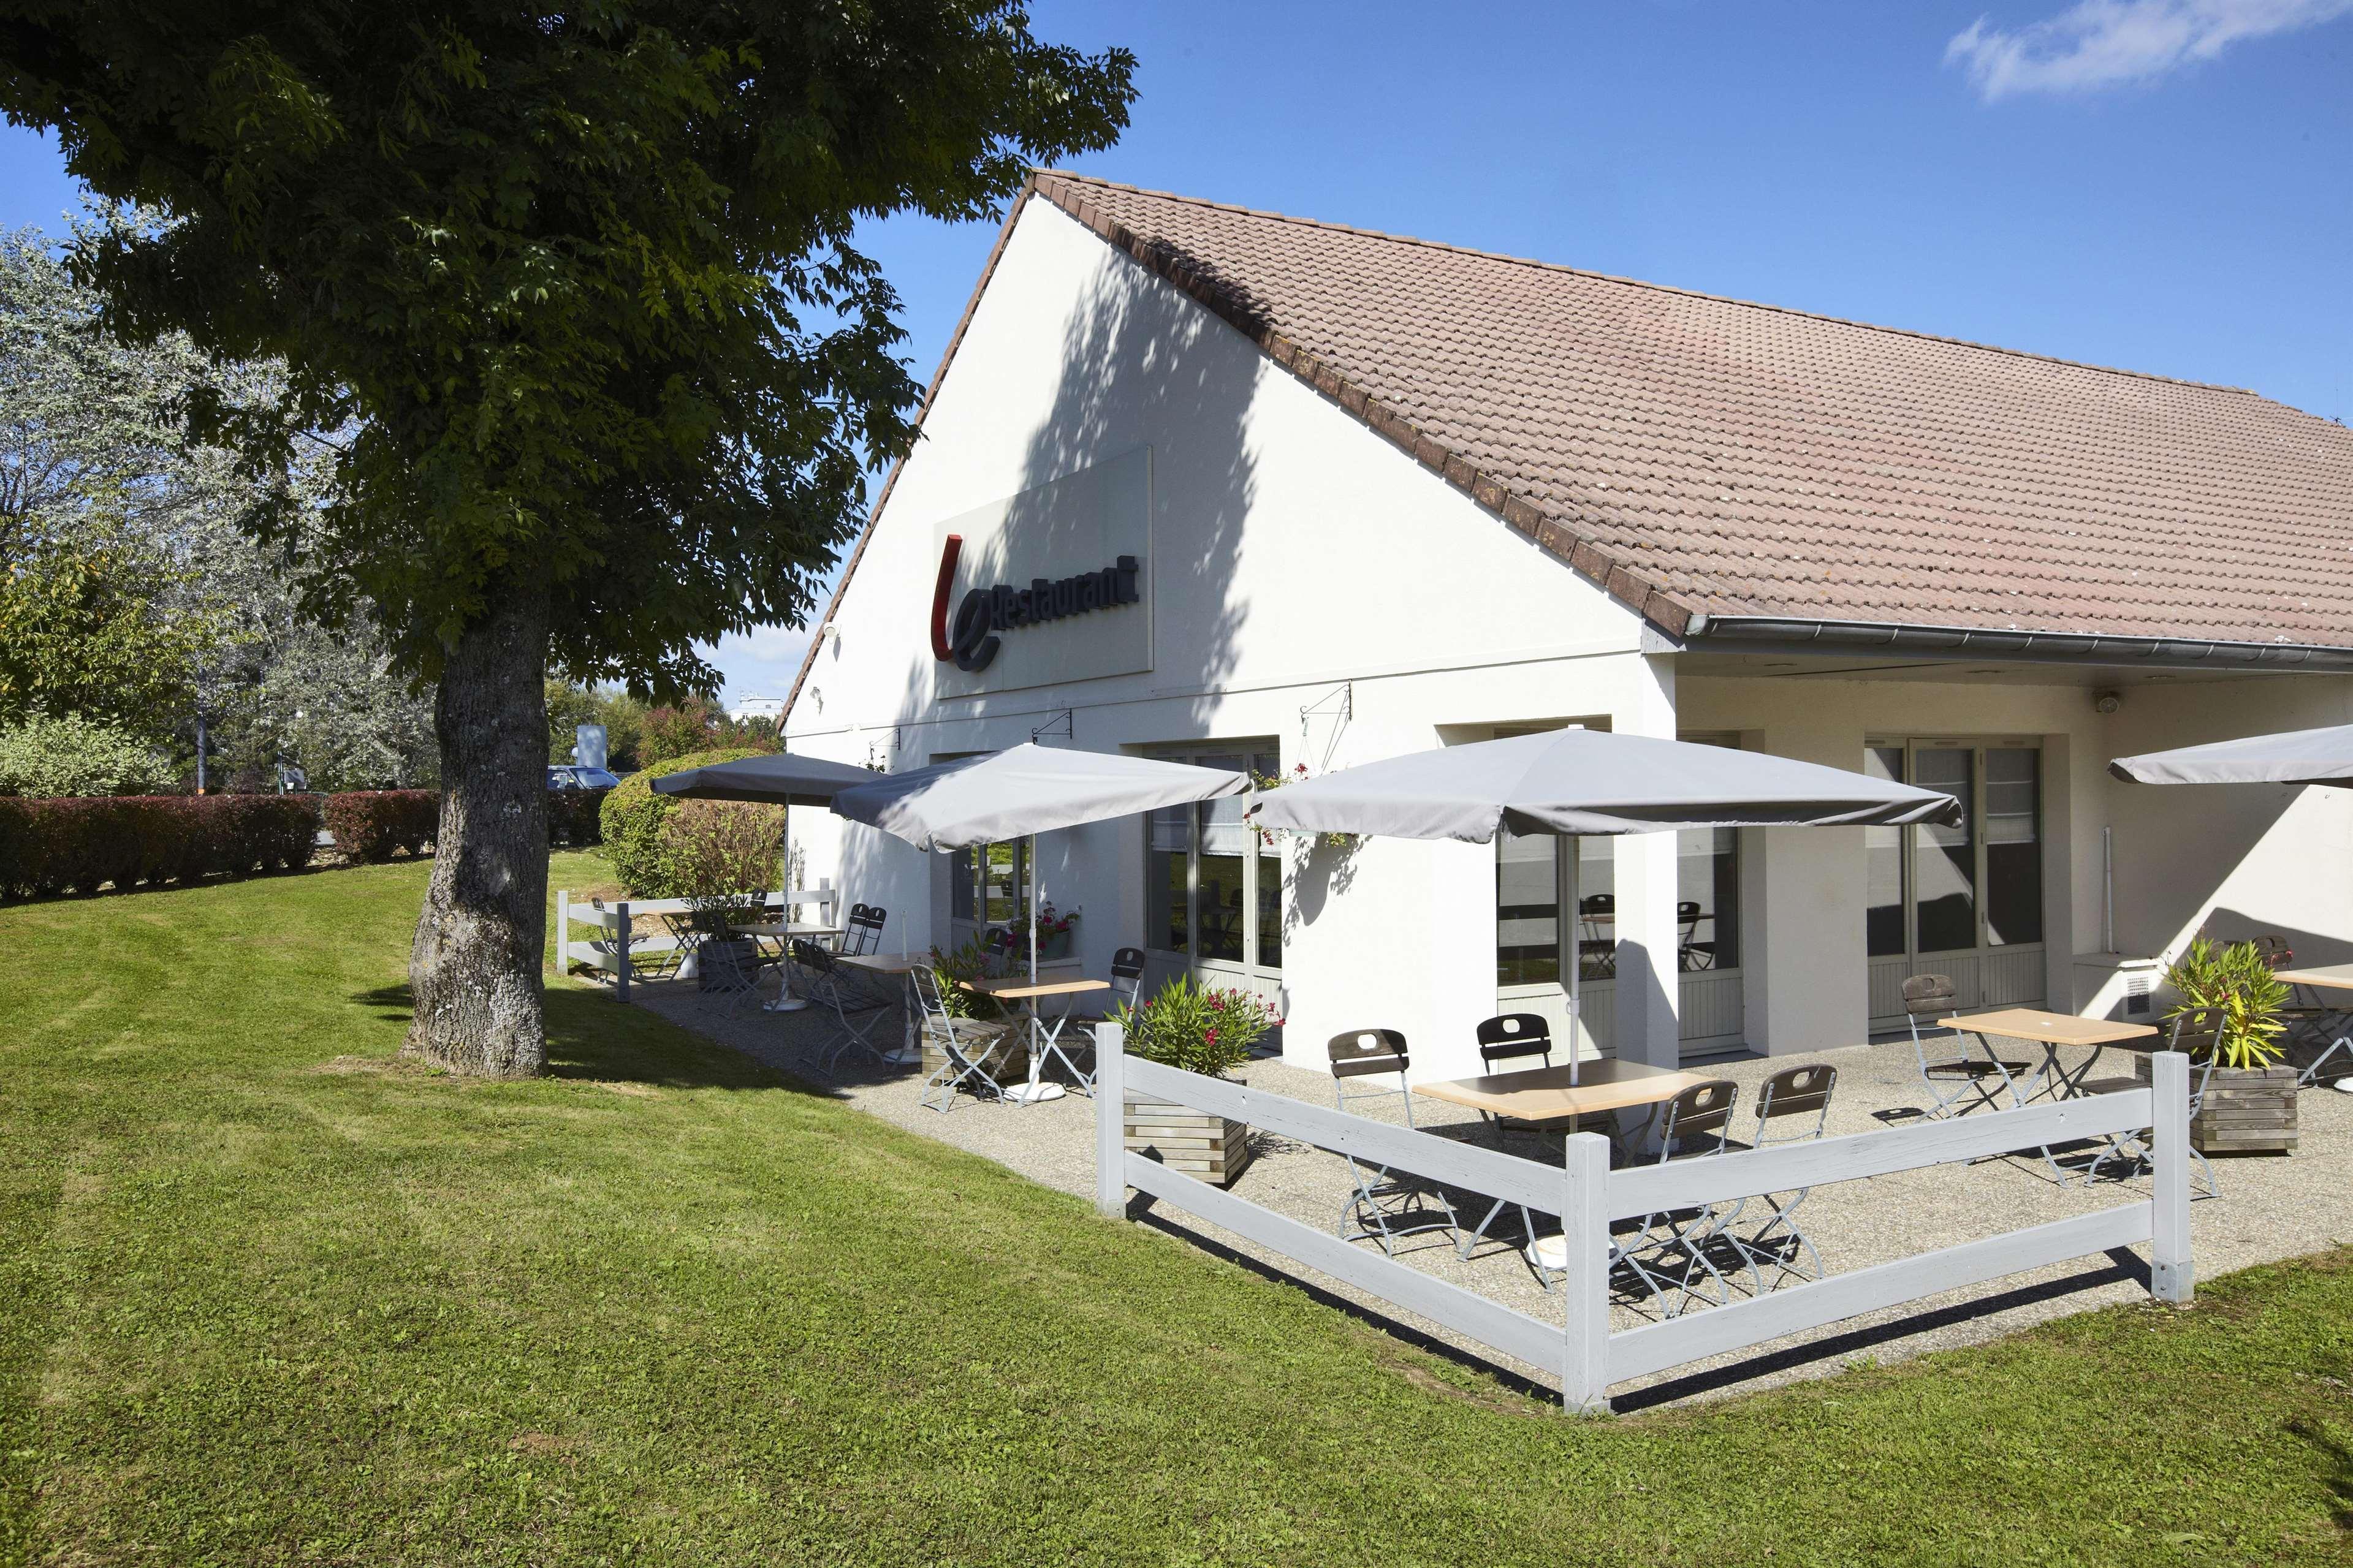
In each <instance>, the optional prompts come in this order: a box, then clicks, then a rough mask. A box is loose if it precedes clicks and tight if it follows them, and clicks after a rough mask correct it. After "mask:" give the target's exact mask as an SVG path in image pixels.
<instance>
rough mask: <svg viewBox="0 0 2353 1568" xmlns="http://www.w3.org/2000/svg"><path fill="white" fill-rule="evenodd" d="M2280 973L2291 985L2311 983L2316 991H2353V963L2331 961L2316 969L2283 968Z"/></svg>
mask: <svg viewBox="0 0 2353 1568" xmlns="http://www.w3.org/2000/svg"><path fill="white" fill-rule="evenodd" d="M2278 975H2279V978H2280V979H2282V980H2284V981H2285V982H2286V983H2287V984H2290V985H2309V986H2310V987H2312V989H2314V990H2315V991H2353V963H2331V964H2326V965H2323V966H2321V967H2319V968H2316V969H2283V970H2280V971H2279V972H2278Z"/></svg>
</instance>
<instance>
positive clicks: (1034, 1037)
mask: <svg viewBox="0 0 2353 1568" xmlns="http://www.w3.org/2000/svg"><path fill="white" fill-rule="evenodd" d="M1044 898H1045V889H1044V887H1043V886H1042V885H1041V884H1040V883H1039V880H1038V836H1037V835H1036V834H1034V833H1033V834H1031V835H1030V836H1029V910H1028V916H1029V984H1031V985H1033V986H1034V985H1036V984H1038V911H1039V910H1042V909H1044V908H1045V907H1046V906H1045V902H1044ZM1045 1030H1046V1026H1045V1024H1044V1022H1043V1021H1042V1020H1040V1019H1039V1016H1038V998H1037V997H1036V996H1034V995H1033V996H1031V997H1030V998H1029V1085H1028V1087H1027V1088H1024V1089H1015V1090H1014V1091H1013V1092H1012V1094H1011V1095H1010V1096H1008V1098H1009V1099H1011V1100H1015V1101H1016V1102H1018V1103H1019V1104H1022V1105H1035V1104H1037V1103H1038V1102H1039V1101H1040V1100H1060V1099H1061V1098H1062V1086H1061V1085H1060V1084H1059V1083H1039V1081H1038V1079H1039V1074H1040V1073H1041V1072H1043V1071H1044V1070H1045V1067H1046V1063H1045V1053H1044V1052H1043V1051H1042V1050H1040V1049H1039V1037H1041V1036H1042V1035H1043V1034H1044V1033H1045Z"/></svg>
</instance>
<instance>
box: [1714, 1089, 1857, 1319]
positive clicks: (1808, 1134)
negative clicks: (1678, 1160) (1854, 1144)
mask: <svg viewBox="0 0 2353 1568" xmlns="http://www.w3.org/2000/svg"><path fill="white" fill-rule="evenodd" d="M1837 1087H1838V1068H1834V1067H1831V1066H1829V1065H1827V1064H1825V1063H1820V1062H1815V1063H1808V1064H1805V1065H1802V1066H1799V1067H1793V1068H1782V1069H1781V1070H1780V1071H1779V1072H1777V1073H1775V1074H1774V1075H1773V1076H1772V1077H1771V1078H1768V1079H1766V1080H1765V1081H1764V1082H1763V1083H1762V1084H1759V1085H1758V1086H1757V1130H1756V1131H1755V1132H1753V1133H1751V1134H1750V1135H1749V1140H1748V1146H1749V1147H1750V1148H1752V1149H1762V1148H1764V1147H1765V1146H1766V1145H1767V1144H1769V1143H1798V1142H1809V1141H1810V1140H1813V1139H1816V1138H1820V1136H1821V1135H1822V1131H1823V1129H1824V1128H1826V1127H1828V1126H1829V1125H1830V1118H1831V1091H1832V1090H1833V1089H1836V1088H1837ZM1808 1119H1810V1121H1809V1120H1808ZM1776 1121H1788V1122H1792V1123H1794V1124H1795V1125H1794V1126H1793V1127H1792V1128H1791V1130H1789V1131H1780V1132H1777V1131H1774V1127H1773V1124H1774V1123H1775V1122H1776ZM1811 1190H1812V1189H1811V1188H1810V1187H1799V1188H1798V1189H1797V1191H1796V1192H1795V1193H1794V1194H1791V1195H1790V1197H1789V1200H1788V1202H1787V1203H1784V1202H1782V1201H1781V1194H1778V1193H1760V1194H1757V1195H1758V1196H1759V1197H1761V1198H1762V1199H1764V1201H1765V1205H1766V1207H1767V1208H1768V1209H1770V1210H1771V1211H1772V1213H1771V1214H1770V1215H1767V1216H1766V1219H1765V1222H1764V1223H1763V1224H1762V1225H1759V1226H1757V1228H1756V1229H1755V1230H1753V1231H1750V1232H1749V1233H1748V1234H1746V1235H1745V1236H1744V1235H1742V1234H1741V1233H1740V1232H1738V1231H1737V1230H1735V1231H1731V1232H1728V1234H1729V1235H1730V1236H1731V1237H1732V1239H1733V1241H1734V1243H1735V1244H1736V1245H1737V1246H1738V1247H1739V1248H1740V1250H1741V1251H1742V1252H1744V1253H1746V1255H1747V1257H1748V1261H1749V1266H1750V1267H1751V1268H1754V1269H1756V1270H1757V1273H1758V1277H1759V1278H1760V1279H1761V1278H1762V1276H1763V1270H1764V1267H1765V1265H1766V1264H1767V1263H1770V1264H1771V1265H1772V1266H1773V1267H1774V1268H1776V1269H1778V1270H1779V1272H1778V1273H1776V1274H1775V1275H1774V1276H1773V1282H1774V1283H1775V1284H1776V1285H1778V1284H1779V1283H1780V1282H1781V1278H1782V1276H1783V1275H1787V1274H1794V1275H1796V1276H1797V1277H1798V1278H1799V1279H1820V1278H1821V1276H1822V1255H1821V1254H1820V1252H1818V1251H1816V1250H1815V1249H1814V1244H1813V1241H1812V1239H1811V1238H1810V1237H1808V1236H1807V1235H1806V1233H1805V1232H1804V1231H1803V1230H1800V1229H1799V1227H1798V1222H1797V1219H1796V1217H1795V1216H1796V1215H1797V1212H1798V1205H1799V1204H1802V1203H1804V1202H1805V1201H1806V1194H1807V1193H1809V1192H1810V1191H1811ZM1801 1253H1802V1254H1803V1255H1804V1256H1805V1257H1807V1258H1810V1259H1812V1260H1813V1272H1812V1273H1811V1274H1808V1273H1807V1272H1806V1270H1805V1269H1804V1268H1801V1267H1799V1264H1798V1262H1797V1259H1798V1258H1799V1255H1800V1254H1801Z"/></svg>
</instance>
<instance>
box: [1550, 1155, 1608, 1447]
mask: <svg viewBox="0 0 2353 1568" xmlns="http://www.w3.org/2000/svg"><path fill="white" fill-rule="evenodd" d="M1560 1239H1561V1246H1562V1249H1563V1251H1564V1252H1565V1253H1566V1255H1567V1256H1566V1258H1564V1261H1565V1263H1566V1264H1567V1277H1566V1278H1565V1279H1562V1280H1561V1294H1562V1295H1563V1296H1564V1297H1565V1298H1567V1312H1568V1321H1567V1324H1566V1325H1565V1331H1564V1335H1563V1339H1562V1343H1561V1352H1562V1353H1561V1363H1560V1402H1561V1404H1562V1405H1563V1406H1564V1407H1565V1408H1567V1409H1569V1410H1573V1411H1580V1412H1585V1413H1588V1414H1591V1415H1608V1414H1609V1140H1608V1139H1607V1138H1604V1137H1602V1136H1601V1134H1599V1132H1579V1133H1576V1134H1574V1135H1573V1136H1571V1137H1570V1138H1569V1140H1568V1159H1567V1169H1566V1170H1565V1171H1564V1172H1563V1173H1562V1183H1561V1194H1560Z"/></svg>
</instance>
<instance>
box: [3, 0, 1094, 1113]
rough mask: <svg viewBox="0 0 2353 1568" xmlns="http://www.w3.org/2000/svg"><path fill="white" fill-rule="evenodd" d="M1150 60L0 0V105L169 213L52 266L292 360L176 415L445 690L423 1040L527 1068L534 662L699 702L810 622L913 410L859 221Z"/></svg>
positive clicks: (881, 15)
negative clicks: (749, 633) (291, 472)
mask: <svg viewBox="0 0 2353 1568" xmlns="http://www.w3.org/2000/svg"><path fill="white" fill-rule="evenodd" d="M1133 68H1134V60H1133V58H1132V57H1130V56H1129V55H1128V54H1127V53H1126V52H1125V51H1124V50H1113V51H1107V52H1105V53H1103V54H1099V55H1093V56H1089V55H1084V54H1082V53H1079V52H1077V51H1075V50H1072V49H1069V48H1065V47H1056V46H1052V45H1050V44H1047V43H1044V42H1041V41H1040V40H1039V39H1038V38H1036V37H1033V36H1032V35H1031V33H1030V30H1029V18H1028V16H1027V13H1026V9H1025V7H1024V6H1023V5H1021V4H1020V3H1019V0H848V3H847V4H844V3H841V0H734V3H727V0H693V3H690V0H588V3H586V4H584V5H565V6H560V7H559V6H546V7H540V6H533V5H514V4H512V3H511V0H499V3H492V0H438V3H432V4H427V3H422V0H373V3H371V4H367V5H358V4H353V3H352V0H302V3H301V4H286V3H283V0H280V3H274V4H271V3H261V0H251V3H246V4H236V3H232V0H220V3H218V4H213V5H203V6H187V5H170V4H163V3H160V0H147V3H138V0H72V3H70V4H66V3H60V0H0V110H5V112H6V114H7V115H8V117H9V118H10V119H11V120H13V121H16V122H18V123H20V124H27V125H34V126H40V127H45V128H51V129H54V130H55V131H56V132H57V133H58V138H59V141H60V144H61V145H62V147H63V149H64V152H65V154H66V161H67V166H68V167H69V170H70V171H71V172H72V173H73V174H75V175H76V176H77V177H78V178H79V179H81V180H82V181H84V182H86V183H87V184H89V185H90V186H91V187H92V188H93V189H94V190H96V191H97V192H98V193H100V195H103V196H106V197H108V198H111V199H112V200H116V201H120V202H127V203H137V204H139V205H141V206H142V208H144V209H147V210H152V211H154V212H156V213H159V214H161V215H163V218H162V221H159V222H156V223H153V224H151V225H148V226H144V227H142V228H140V229H137V230H118V231H115V232H112V233H110V234H107V235H104V236H100V237H95V238H94V239H93V240H92V241H91V242H90V243H87V244H85V245H84V246H83V247H81V248H80V249H79V252H78V253H77V256H76V258H75V264H76V266H77V268H79V270H80V272H81V274H82V276H84V277H85V278H86V279H89V280H90V282H91V283H92V284H93V285H95V286H96V287H97V288H98V289H100V292H101V293H102V294H103V295H104V297H105V299H106V301H107V305H106V311H107V320H108V324H109V325H110V326H111V328H112V329H113V330H115V331H118V332H120V333H122V334H126V335H129V336H132V337H134V338H135V337H147V336H153V335H155V334H158V333H162V332H166V331H174V330H177V331H185V332H187V333H188V334H189V336H190V337H191V339H192V340H193V341H194V342H195V343H196V344H197V345H198V346H199V347H200V348H202V349H203V350H204V351H205V352H206V353H207V354H209V355H211V356H213V357H214V358H216V359H217V360H222V361H232V362H234V361H251V360H255V359H261V358H269V359H275V360H279V361H282V362H283V363H284V364H285V365H286V366H287V371H288V374H287V380H286V384H285V386H284V391H283V395H282V396H281V397H280V398H278V399H277V400H276V401H275V402H274V403H273V404H270V405H267V406H261V405H253V404H250V403H247V404H238V403H237V402H235V401H233V400H230V399H227V398H218V397H202V396H200V397H196V398H195V399H192V405H191V410H190V413H191V417H192V419H193V421H194V423H195V428H196V430H197V431H198V433H199V434H200V435H206V436H210V435H216V434H217V435H220V436H222V437H226V438H227V439H230V440H233V441H234V442H235V443H236V444H237V447H239V448H240V449H241V450H242V451H243V452H244V453H245V454H246V455H247V458H248V462H249V463H250V464H251V465H253V466H254V467H255V468H269V467H272V466H282V465H285V464H287V463H290V461H292V459H293V457H294V453H295V449H296V448H297V447H298V446H299V445H300V444H301V443H302V442H304V441H306V440H323V441H331V442H333V443H334V444H335V446H336V448H337V452H336V458H335V489H334V496H333V499H332V501H331V502H330V503H329V504H328V505H327V507H326V508H325V509H324V510H323V512H322V514H321V515H320V516H319V517H318V518H317V519H316V520H314V521H313V520H303V519H299V518H298V517H297V516H296V515H295V509H294V508H293V507H292V506H291V505H288V506H283V507H280V508H275V509H273V508H270V507H261V508H258V509H257V510H256V513H255V515H254V516H253V518H252V519H251V520H250V523H251V526H252V527H253V529H254V530H255V531H257V532H258V533H259V535H260V536H261V537H263V538H265V539H267V540H269V541H271V542H273V543H275V544H277V545H279V546H280V547H281V548H283V549H284V550H285V551H286V552H288V554H289V557H290V560H291V562H292V563H293V565H294V566H295V567H296V568H297V569H298V570H299V571H301V573H302V574H304V581H305V583H306V585H307V594H308V603H309V604H310V605H311V606H312V607H313V608H315V609H317V610H319V611H320V612H322V613H323V614H326V615H329V616H333V615H338V614H341V615H349V614H352V613H353V612H354V611H355V610H356V609H357V607H358V606H359V605H362V604H363V603H365V604H368V605H373V606H374V607H375V614H376V615H377V616H379V617H380V618H381V621H382V623H383V628H384V631H385V636H386V637H387V638H388V640H389V642H390V646H391V647H392V648H393V650H394V652H395V653H396V656H397V657H398V658H400V659H401V660H403V661H404V667H405V668H407V669H409V670H411V671H413V672H415V673H417V674H419V675H421V676H423V677H425V678H427V679H433V680H436V681H437V682H438V687H437V697H436V704H437V706H436V714H435V728H436V732H437V737H438V743H439V749H440V753H441V779H442V816H441V823H440V832H439V837H438V857H437V860H436V864H435V867H434V871H433V877H432V881H431V883H430V886H429V888H428V890H427V895H426V900H425V909H424V911H423V914H422V916H421V918H420V919H419V921H418V924H417V941H416V944H415V947H414V949H413V951H412V953H411V959H410V979H411V983H412V987H413V991H414V995H415V1002H416V1018H415V1022H414V1024H413V1026H412V1027H411V1031H410V1035H409V1047H410V1048H411V1049H412V1050H413V1051H416V1052H417V1053H419V1054H421V1055H423V1056H425V1057H427V1058H429V1059H432V1060H434V1061H437V1062H438V1063H441V1064H444V1065H446V1066H448V1067H450V1068H456V1069H458V1070H460V1071H467V1072H478V1073H489V1074H527V1073H533V1072H537V1071H539V1070H541V1069H542V1067H543V1063H544V1060H545V1037H544V1032H543V1025H542V1017H541V1006H540V1002H541V998H540V967H541V960H542V957H543V941H544V935H543V932H544V906H545V900H546V829H545V812H546V803H545V799H544V795H545V791H544V789H543V783H542V779H543V775H542V772H541V770H542V768H543V765H544V756H545V748H546V714H545V710H544V700H545V699H544V685H543V682H544V680H545V678H546V676H547V674H548V673H549V670H550V668H551V665H552V666H554V667H555V668H557V669H559V670H561V671H562V672H564V673H566V674H569V675H572V676H574V677H576V678H578V679H586V680H595V679H618V680H622V681H626V682H628V684H630V685H631V686H632V687H633V688H635V689H639V690H641V691H642V692H644V693H645V694H646V695H648V696H649V697H656V698H674V697H676V696H679V695H682V694H684V693H686V692H689V691H693V690H709V689H714V688H715V687H716V685H717V679H716V675H715V672H714V671H712V669H711V668H709V667H708V666H707V665H706V664H704V663H703V661H702V660H701V659H700V658H697V657H696V656H695V654H694V653H693V651H692V645H694V644H695V643H697V642H710V641H715V640H716V639H717V638H718V637H720V636H722V635H723V634H725V633H727V632H731V631H744V630H747V629H749V628H751V627H752V626H758V625H764V624H773V623H777V622H794V621H800V620H804V619H806V617H807V612H808V610H809V609H810V607H811V605H812V603H813V596H814V591H815V586H816V584H817V582H818V579H819V578H820V577H821V575H822V574H823V573H824V572H825V571H826V570H827V569H828V567H829V566H830V565H831V563H832V562H833V560H834V558H835V555H836V553H837V552H838V551H839V547H840V546H841V545H842V543H843V542H846V541H847V540H848V539H849V536H850V535H851V533H852V532H853V531H854V527H855V523H856V520H857V517H858V514H859V512H860V507H861V504H862V501H863V496H864V482H865V472H866V468H867V465H868V462H869V460H870V459H875V460H880V459H883V458H888V457H889V456H891V455H893V454H895V453H897V452H898V451H900V450H902V449H903V447H904V446H905V443H906V441H907V440H908V438H909V435H910V426H909V418H910V414H911V411H912V409H913V405H914V403H915V398H916V391H915V387H914V384H913V380H912V379H911V377H910V376H909V375H908V373H907V370H906V367H905V366H904V365H903V364H902V363H900V362H899V361H898V360H897V359H896V358H895V357H893V353H892V350H893V348H894V346H895V344H896V343H897V342H898V341H899V339H900V336H901V334H900V331H899V330H898V328H897V327H896V325H895V324H894V322H893V321H892V312H893V310H895V308H896V306H897V299H896V296H895V295H894V294H893V293H892V289H891V288H890V286H889V284H888V283H887V282H886V281H885V280H884V279H883V278H882V276H881V272H880V270H879V269H878V268H876V267H875V265H874V264H873V263H872V262H871V260H870V259H869V258H866V257H865V256H863V255H861V254H860V252H859V251H858V250H857V248H856V247H855V246H854V245H853V243H852V241H853V237H854V230H855V226H856V224H857V223H858V221H859V220H860V219H861V218H869V217H877V216H883V215H886V214H890V213H894V212H901V211H909V210H912V211H916V212H921V213H924V214H928V215H930V216H934V217H939V218H946V219H970V218H978V217H983V216H988V215H990V214H992V213H994V212H995V211H997V209H998V208H999V207H1000V205H1001V204H1002V203H1003V202H1004V201H1005V200H1006V199H1007V198H1008V197H1009V196H1010V195H1012V193H1013V192H1014V191H1015V190H1016V189H1017V188H1018V185H1019V183H1020V181H1021V179H1022V178H1023V175H1024V173H1025V168H1026V165H1027V164H1028V163H1030V162H1032V161H1042V160H1049V159H1054V158H1059V157H1060V156H1062V155H1064V154H1067V153H1073V152H1078V151H1082V150H1085V149H1089V148H1094V147H1101V146H1104V145H1107V144H1108V143H1109V142H1112V141H1113V139H1114V138H1115V137H1116V136H1117V134H1118V132H1119V131H1120V130H1121V129H1122V128H1123V127H1124V123H1125V119H1126V108H1127V103H1128V101H1129V99H1130V97H1131V95H1132V90H1133V89H1132V86H1131V77H1132V74H1133Z"/></svg>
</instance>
